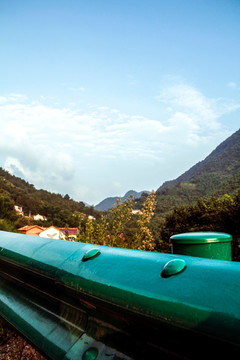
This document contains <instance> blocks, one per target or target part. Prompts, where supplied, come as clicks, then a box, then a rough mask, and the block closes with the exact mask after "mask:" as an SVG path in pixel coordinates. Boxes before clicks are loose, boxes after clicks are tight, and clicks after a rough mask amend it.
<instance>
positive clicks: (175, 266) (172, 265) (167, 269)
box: [161, 259, 186, 278]
mask: <svg viewBox="0 0 240 360" xmlns="http://www.w3.org/2000/svg"><path fill="white" fill-rule="evenodd" d="M185 268H186V262H185V261H184V260H182V259H173V260H170V261H168V262H167V263H166V264H165V266H164V268H163V269H162V272H161V276H162V277H164V278H166V277H169V276H172V275H177V274H179V273H180V272H182V271H183V270H184V269H185Z"/></svg>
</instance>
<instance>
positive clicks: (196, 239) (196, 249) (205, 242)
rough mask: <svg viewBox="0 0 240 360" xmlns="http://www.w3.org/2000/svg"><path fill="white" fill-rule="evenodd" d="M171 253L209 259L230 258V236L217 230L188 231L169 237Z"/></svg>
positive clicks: (229, 259)
mask: <svg viewBox="0 0 240 360" xmlns="http://www.w3.org/2000/svg"><path fill="white" fill-rule="evenodd" d="M170 240H171V242H172V244H173V253H174V254H181V255H187V256H197V257H203V258H209V259H218V260H228V261H231V260H232V253H231V241H232V236H231V235H230V234H226V233H219V232H190V233H184V234H177V235H173V236H171V238H170Z"/></svg>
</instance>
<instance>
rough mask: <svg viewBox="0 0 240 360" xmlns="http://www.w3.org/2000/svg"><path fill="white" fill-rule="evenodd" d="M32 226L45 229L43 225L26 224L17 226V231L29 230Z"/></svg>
mask: <svg viewBox="0 0 240 360" xmlns="http://www.w3.org/2000/svg"><path fill="white" fill-rule="evenodd" d="M33 228H39V229H40V230H44V229H45V228H44V227H42V226H38V225H26V226H23V227H21V228H19V229H18V231H28V230H31V229H33Z"/></svg>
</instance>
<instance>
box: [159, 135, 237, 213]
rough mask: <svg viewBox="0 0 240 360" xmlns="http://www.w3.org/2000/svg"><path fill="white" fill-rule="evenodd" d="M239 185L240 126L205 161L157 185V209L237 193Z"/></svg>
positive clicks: (161, 209) (166, 208) (163, 209)
mask: <svg viewBox="0 0 240 360" xmlns="http://www.w3.org/2000/svg"><path fill="white" fill-rule="evenodd" d="M239 189H240V130H238V131H237V132H236V133H234V134H233V135H232V136H230V137H229V138H228V139H226V140H225V141H224V142H222V143H221V144H220V145H219V146H218V147H217V148H216V149H215V150H214V151H213V152H212V153H211V154H210V155H209V156H207V157H206V159H204V160H203V161H201V162H199V163H197V164H196V165H194V166H193V167H192V168H191V169H189V170H188V171H186V172H185V173H184V174H182V175H181V176H179V177H178V178H177V179H175V180H172V181H167V182H165V183H164V184H163V185H162V186H161V187H159V188H158V190H157V192H156V194H157V212H158V213H161V214H163V213H166V212H167V211H169V210H171V209H172V208H173V207H175V206H181V205H184V204H188V205H191V204H193V203H194V202H195V201H196V199H197V198H199V197H200V198H206V197H209V196H215V197H218V196H221V195H224V194H225V193H228V194H229V195H231V196H234V195H235V194H236V193H237V191H238V190H239Z"/></svg>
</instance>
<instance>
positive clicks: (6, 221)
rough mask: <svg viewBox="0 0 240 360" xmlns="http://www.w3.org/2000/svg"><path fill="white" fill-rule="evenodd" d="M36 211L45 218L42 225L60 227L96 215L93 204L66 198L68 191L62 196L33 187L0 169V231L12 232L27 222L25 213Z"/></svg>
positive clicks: (76, 224)
mask: <svg viewBox="0 0 240 360" xmlns="http://www.w3.org/2000/svg"><path fill="white" fill-rule="evenodd" d="M14 205H18V206H21V207H22V208H23V212H24V215H25V216H26V217H19V216H17V215H16V212H15V210H14ZM36 214H41V215H44V216H46V217H47V219H48V220H47V222H44V225H45V226H50V225H52V224H54V225H55V226H63V227H64V226H69V227H74V226H78V224H79V218H80V217H82V216H84V215H93V216H96V217H97V216H99V213H98V212H97V211H95V210H94V209H93V207H87V206H85V204H84V203H83V202H81V201H80V202H77V201H74V200H73V199H70V197H69V195H68V194H66V195H64V196H63V195H61V194H54V193H51V192H49V191H46V190H42V189H41V190H37V189H36V188H35V187H34V185H32V184H29V183H28V182H27V181H25V180H23V179H21V178H19V177H16V176H14V175H11V174H9V173H8V172H7V171H5V170H3V169H2V168H0V230H10V231H14V230H16V229H17V227H20V226H23V225H25V224H27V223H31V219H30V218H28V216H29V215H36ZM34 223H39V222H36V221H35V222H34ZM40 223H41V222H40Z"/></svg>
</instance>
